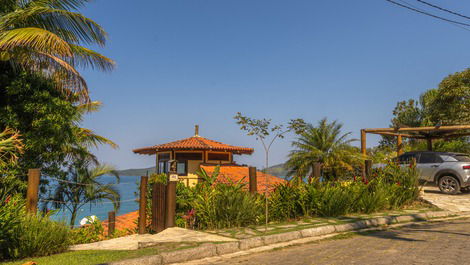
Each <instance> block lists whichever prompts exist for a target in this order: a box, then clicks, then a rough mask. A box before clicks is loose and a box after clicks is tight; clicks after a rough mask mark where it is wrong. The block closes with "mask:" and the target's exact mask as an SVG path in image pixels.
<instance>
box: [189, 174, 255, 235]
mask: <svg viewBox="0 0 470 265" xmlns="http://www.w3.org/2000/svg"><path fill="white" fill-rule="evenodd" d="M243 186H244V185H242V184H239V183H238V184H225V183H218V184H215V185H214V186H212V187H208V188H202V189H200V190H199V192H198V194H197V195H196V197H195V200H194V201H193V202H192V203H191V205H192V207H193V209H194V211H195V214H196V219H197V222H196V226H197V227H198V228H202V229H218V228H228V227H240V226H247V225H251V224H258V223H260V222H261V221H262V220H263V201H262V199H261V196H258V195H252V194H250V193H248V192H246V191H245V190H244V188H243Z"/></svg>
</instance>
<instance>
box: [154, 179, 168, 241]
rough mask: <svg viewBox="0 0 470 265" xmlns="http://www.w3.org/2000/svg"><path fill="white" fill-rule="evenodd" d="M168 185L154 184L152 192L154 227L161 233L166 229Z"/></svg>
mask: <svg viewBox="0 0 470 265" xmlns="http://www.w3.org/2000/svg"><path fill="white" fill-rule="evenodd" d="M165 201H166V185H165V184H163V183H155V184H153V192H152V229H153V230H154V231H155V232H157V233H159V232H161V231H163V230H165V221H166V220H165V219H166V218H165V213H166V203H165Z"/></svg>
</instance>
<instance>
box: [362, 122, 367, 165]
mask: <svg viewBox="0 0 470 265" xmlns="http://www.w3.org/2000/svg"><path fill="white" fill-rule="evenodd" d="M361 153H362V155H363V156H364V158H365V156H367V135H366V131H365V130H364V129H362V130H361Z"/></svg>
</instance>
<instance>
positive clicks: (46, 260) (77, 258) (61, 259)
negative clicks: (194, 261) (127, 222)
mask: <svg viewBox="0 0 470 265" xmlns="http://www.w3.org/2000/svg"><path fill="white" fill-rule="evenodd" d="M198 245H199V243H165V244H161V245H159V246H155V247H151V248H144V249H137V250H81V251H69V252H65V253H61V254H56V255H52V256H47V257H40V258H26V259H22V260H15V261H11V262H0V264H2V265H21V264H24V263H26V262H28V261H34V262H36V263H37V264H38V265H43V264H44V265H64V264H67V265H95V264H102V263H107V262H111V261H117V260H123V259H132V258H138V257H142V256H148V255H156V254H159V253H161V252H164V251H168V250H178V249H184V248H189V247H194V246H198Z"/></svg>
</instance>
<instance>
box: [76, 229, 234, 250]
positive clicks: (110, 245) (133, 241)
mask: <svg viewBox="0 0 470 265" xmlns="http://www.w3.org/2000/svg"><path fill="white" fill-rule="evenodd" d="M228 241H236V239H233V238H228V237H223V236H220V235H214V234H209V233H204V232H199V231H194V230H189V229H184V228H179V227H172V228H168V229H165V230H164V231H162V232H160V233H158V234H154V235H151V234H144V235H130V236H124V237H119V238H114V239H109V240H104V241H99V242H95V243H89V244H80V245H75V246H72V247H71V248H70V249H71V250H133V249H139V248H143V247H150V246H155V245H158V244H162V243H169V242H228Z"/></svg>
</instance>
